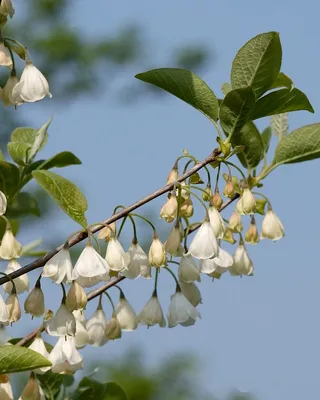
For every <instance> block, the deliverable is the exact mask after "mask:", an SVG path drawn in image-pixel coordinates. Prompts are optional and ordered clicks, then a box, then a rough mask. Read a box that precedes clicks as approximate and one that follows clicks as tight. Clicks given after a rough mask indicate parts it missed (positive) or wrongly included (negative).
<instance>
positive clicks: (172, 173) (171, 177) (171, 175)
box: [167, 167, 179, 185]
mask: <svg viewBox="0 0 320 400" xmlns="http://www.w3.org/2000/svg"><path fill="white" fill-rule="evenodd" d="M178 177H179V172H178V168H175V167H173V168H172V170H171V171H170V172H169V175H168V178H167V185H169V184H170V183H173V182H175V181H176V180H177V179H178Z"/></svg>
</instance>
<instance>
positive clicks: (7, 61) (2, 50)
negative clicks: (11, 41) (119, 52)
mask: <svg viewBox="0 0 320 400" xmlns="http://www.w3.org/2000/svg"><path fill="white" fill-rule="evenodd" d="M0 65H2V66H4V67H9V68H12V59H11V57H10V53H9V51H8V50H7V48H6V46H5V45H4V43H3V41H2V39H1V36H0Z"/></svg>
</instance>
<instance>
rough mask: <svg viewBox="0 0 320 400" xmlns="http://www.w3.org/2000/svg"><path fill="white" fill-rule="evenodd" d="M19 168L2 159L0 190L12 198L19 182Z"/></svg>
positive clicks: (0, 162) (0, 165) (0, 164)
mask: <svg viewBox="0 0 320 400" xmlns="http://www.w3.org/2000/svg"><path fill="white" fill-rule="evenodd" d="M19 176H20V174H19V169H18V168H17V167H16V166H15V165H14V164H11V163H8V162H6V161H0V190H1V191H2V192H3V193H4V194H5V195H6V196H7V197H8V198H9V199H10V197H11V196H12V195H14V193H15V191H16V189H17V187H18V184H19Z"/></svg>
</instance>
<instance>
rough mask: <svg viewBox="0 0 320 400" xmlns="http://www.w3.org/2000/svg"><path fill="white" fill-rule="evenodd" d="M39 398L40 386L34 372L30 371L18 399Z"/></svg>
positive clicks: (37, 399) (38, 399)
mask: <svg viewBox="0 0 320 400" xmlns="http://www.w3.org/2000/svg"><path fill="white" fill-rule="evenodd" d="M31 399H32V400H41V394H40V386H39V382H38V380H37V378H36V375H35V373H34V372H31V374H30V377H29V379H28V382H27V384H26V386H25V387H24V389H23V392H22V393H21V396H20V397H19V400H31Z"/></svg>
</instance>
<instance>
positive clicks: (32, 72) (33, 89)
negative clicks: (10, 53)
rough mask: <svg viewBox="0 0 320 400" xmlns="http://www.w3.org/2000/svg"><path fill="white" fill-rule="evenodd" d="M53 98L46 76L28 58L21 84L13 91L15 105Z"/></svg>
mask: <svg viewBox="0 0 320 400" xmlns="http://www.w3.org/2000/svg"><path fill="white" fill-rule="evenodd" d="M46 96H48V97H52V95H51V93H50V92H49V84H48V81H47V80H46V78H45V76H44V75H43V74H42V73H41V72H40V71H39V70H38V68H36V67H35V66H34V65H33V64H32V62H31V61H30V59H29V58H28V57H26V66H25V68H24V70H23V72H22V75H21V78H20V82H19V83H17V84H16V86H15V87H14V88H13V91H12V99H13V102H14V103H17V102H21V101H22V100H23V101H26V102H28V103H34V102H35V101H39V100H42V99H43V98H44V97H46Z"/></svg>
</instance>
